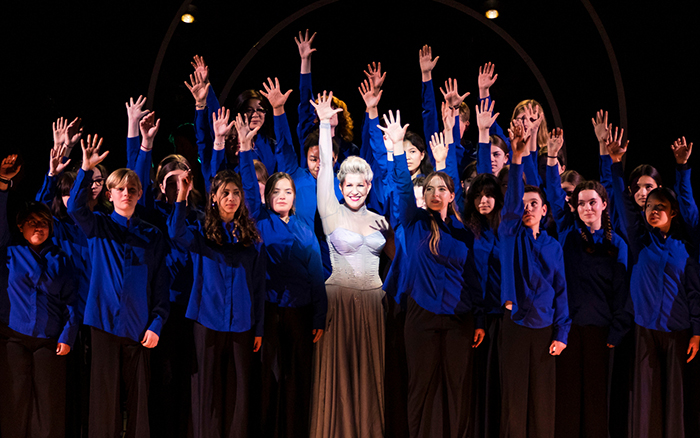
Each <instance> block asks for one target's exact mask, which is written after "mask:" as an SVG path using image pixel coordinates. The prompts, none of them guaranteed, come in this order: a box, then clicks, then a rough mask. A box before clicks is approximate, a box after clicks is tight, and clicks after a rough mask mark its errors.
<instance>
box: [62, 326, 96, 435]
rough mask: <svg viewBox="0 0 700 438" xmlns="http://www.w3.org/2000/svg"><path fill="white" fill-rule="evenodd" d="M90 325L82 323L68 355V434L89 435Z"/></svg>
mask: <svg viewBox="0 0 700 438" xmlns="http://www.w3.org/2000/svg"><path fill="white" fill-rule="evenodd" d="M90 355H91V347H90V326H87V325H83V324H80V329H79V330H78V335H77V336H76V337H75V343H74V344H73V348H72V349H71V351H70V353H69V354H68V355H67V356H66V361H67V365H66V368H68V372H67V376H66V436H69V437H75V438H87V437H88V421H89V412H90V411H89V409H88V408H89V406H90V403H89V401H90Z"/></svg>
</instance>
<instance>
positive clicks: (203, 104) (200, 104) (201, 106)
mask: <svg viewBox="0 0 700 438" xmlns="http://www.w3.org/2000/svg"><path fill="white" fill-rule="evenodd" d="M194 107H195V109H198V110H203V109H205V108H206V107H207V103H206V102H195V103H194Z"/></svg>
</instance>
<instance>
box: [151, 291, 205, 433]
mask: <svg viewBox="0 0 700 438" xmlns="http://www.w3.org/2000/svg"><path fill="white" fill-rule="evenodd" d="M186 310H187V308H186V307H185V306H182V305H179V304H176V303H170V314H169V316H168V321H167V322H166V323H165V325H164V326H163V330H162V331H161V336H160V341H159V342H158V346H157V347H156V348H154V349H153V351H152V354H151V390H150V397H149V405H150V410H151V414H150V420H151V421H150V423H151V438H157V437H163V438H178V437H180V438H184V437H187V436H191V427H192V425H191V418H192V405H191V399H192V395H191V392H190V388H191V386H192V385H191V382H190V376H191V375H192V361H193V360H194V339H193V337H192V324H193V321H192V320H191V319H188V318H186V317H185V312H186ZM188 432H190V433H189V434H188Z"/></svg>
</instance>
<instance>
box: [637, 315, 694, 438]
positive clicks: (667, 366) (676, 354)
mask: <svg viewBox="0 0 700 438" xmlns="http://www.w3.org/2000/svg"><path fill="white" fill-rule="evenodd" d="M636 328H637V335H636V339H637V349H636V356H635V369H634V386H633V390H632V419H631V420H632V427H631V431H630V432H631V436H633V437H635V438H661V437H665V438H672V437H674V438H675V437H683V436H684V435H685V427H684V421H683V409H684V403H683V372H684V368H685V361H686V352H687V350H688V341H689V339H690V336H689V334H688V332H687V331H686V330H683V331H677V332H662V331H658V330H650V329H647V328H644V327H640V326H637V327H636ZM696 359H697V358H696ZM695 396H697V394H695Z"/></svg>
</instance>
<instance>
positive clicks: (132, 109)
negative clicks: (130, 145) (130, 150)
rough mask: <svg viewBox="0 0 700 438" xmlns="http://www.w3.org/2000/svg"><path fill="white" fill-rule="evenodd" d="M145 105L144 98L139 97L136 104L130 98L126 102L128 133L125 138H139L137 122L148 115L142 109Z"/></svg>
mask: <svg viewBox="0 0 700 438" xmlns="http://www.w3.org/2000/svg"><path fill="white" fill-rule="evenodd" d="M145 103H146V98H145V97H143V96H139V97H138V99H136V102H134V98H133V97H130V98H129V101H128V102H126V115H127V117H128V118H129V131H128V133H127V135H126V136H127V137H129V138H133V137H138V136H139V122H140V121H141V119H142V118H143V117H144V116H145V115H146V114H148V113H149V111H148V110H145V109H143V105H144V104H145Z"/></svg>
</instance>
